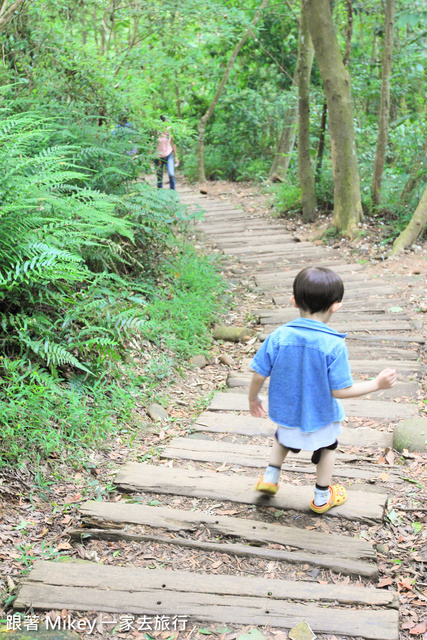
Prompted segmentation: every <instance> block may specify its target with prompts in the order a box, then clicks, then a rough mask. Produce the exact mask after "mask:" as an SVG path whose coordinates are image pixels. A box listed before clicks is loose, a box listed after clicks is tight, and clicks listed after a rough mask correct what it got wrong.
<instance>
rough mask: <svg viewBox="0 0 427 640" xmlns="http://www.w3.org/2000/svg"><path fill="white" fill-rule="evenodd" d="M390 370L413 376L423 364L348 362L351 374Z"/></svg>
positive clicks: (402, 361) (369, 361) (413, 361)
mask: <svg viewBox="0 0 427 640" xmlns="http://www.w3.org/2000/svg"><path fill="white" fill-rule="evenodd" d="M250 362H251V360H249V359H248V360H246V359H245V360H244V361H243V362H242V368H243V367H246V368H247V369H249V365H250ZM386 368H392V369H396V370H397V373H398V375H405V376H407V375H409V376H415V375H417V374H419V373H421V372H422V371H423V370H424V364H423V363H422V362H418V361H417V360H393V359H392V358H390V359H384V360H383V359H382V358H381V359H378V360H363V359H362V358H358V359H355V360H350V369H351V371H352V373H366V374H372V373H379V372H380V371H381V370H382V369H386Z"/></svg>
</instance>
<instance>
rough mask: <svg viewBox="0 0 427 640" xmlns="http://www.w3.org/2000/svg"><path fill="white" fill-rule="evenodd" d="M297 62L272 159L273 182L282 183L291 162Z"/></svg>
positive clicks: (295, 106)
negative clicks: (289, 96)
mask: <svg viewBox="0 0 427 640" xmlns="http://www.w3.org/2000/svg"><path fill="white" fill-rule="evenodd" d="M297 78H298V61H297V67H296V69H295V74H294V77H293V86H292V89H291V101H290V104H289V106H288V108H287V109H286V112H285V117H284V120H283V128H282V131H281V134H280V138H279V142H278V144H277V150H276V153H275V155H274V158H273V163H272V165H271V169H270V172H269V174H268V177H269V178H270V179H271V180H273V181H274V182H284V181H285V179H286V174H287V172H288V168H289V163H290V161H291V153H292V150H293V148H294V144H295V138H296V135H297V125H298V97H297V89H296V86H297Z"/></svg>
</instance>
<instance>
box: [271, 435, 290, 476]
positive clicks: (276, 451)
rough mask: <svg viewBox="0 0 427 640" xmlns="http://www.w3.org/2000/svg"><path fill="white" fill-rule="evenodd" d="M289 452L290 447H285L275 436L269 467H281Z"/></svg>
mask: <svg viewBox="0 0 427 640" xmlns="http://www.w3.org/2000/svg"><path fill="white" fill-rule="evenodd" d="M288 453H289V449H288V448H287V447H284V446H283V445H282V444H280V442H279V441H278V439H277V438H274V442H273V447H272V449H271V453H270V462H269V463H268V466H269V467H277V468H278V469H281V467H282V464H283V460H284V459H285V458H286V456H287V455H288Z"/></svg>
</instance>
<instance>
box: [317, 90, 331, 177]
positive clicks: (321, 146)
mask: <svg viewBox="0 0 427 640" xmlns="http://www.w3.org/2000/svg"><path fill="white" fill-rule="evenodd" d="M327 119H328V103H327V102H326V100H324V101H323V109H322V119H321V121H320V133H319V148H318V149H317V164H316V177H315V179H316V181H318V180H319V179H320V172H321V170H322V163H323V154H324V152H325V136H326V122H327Z"/></svg>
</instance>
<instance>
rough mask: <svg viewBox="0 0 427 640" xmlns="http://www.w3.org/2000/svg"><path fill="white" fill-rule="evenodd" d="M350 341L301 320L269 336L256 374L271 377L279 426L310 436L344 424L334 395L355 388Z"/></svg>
mask: <svg viewBox="0 0 427 640" xmlns="http://www.w3.org/2000/svg"><path fill="white" fill-rule="evenodd" d="M346 335H347V334H345V333H344V334H343V333H338V332H337V331H335V330H334V329H331V327H329V326H328V325H327V324H325V323H323V322H318V321H317V320H311V319H308V318H298V319H297V320H293V321H292V322H289V323H288V324H285V325H283V326H281V327H279V328H278V329H276V330H275V331H273V333H271V334H270V335H269V336H268V338H267V339H266V340H265V341H264V342H263V344H262V345H261V347H260V349H259V350H258V352H257V353H256V355H255V357H254V359H253V360H252V363H251V368H252V369H253V370H254V371H256V372H257V373H259V374H260V375H262V376H264V377H268V376H270V387H269V391H268V414H269V416H270V418H271V420H273V422H276V423H277V424H279V425H282V426H285V427H295V428H299V429H301V431H303V432H305V433H309V432H311V431H317V430H318V429H321V428H322V427H325V426H326V425H328V424H330V423H331V422H335V421H338V420H342V419H343V418H344V410H343V408H342V405H341V402H340V401H339V400H337V399H336V398H334V397H333V396H332V394H331V390H336V389H344V388H346V387H351V385H352V384H353V379H352V377H351V372H350V365H349V362H348V351H347V346H346V344H345V341H344V338H345V337H346Z"/></svg>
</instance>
